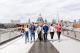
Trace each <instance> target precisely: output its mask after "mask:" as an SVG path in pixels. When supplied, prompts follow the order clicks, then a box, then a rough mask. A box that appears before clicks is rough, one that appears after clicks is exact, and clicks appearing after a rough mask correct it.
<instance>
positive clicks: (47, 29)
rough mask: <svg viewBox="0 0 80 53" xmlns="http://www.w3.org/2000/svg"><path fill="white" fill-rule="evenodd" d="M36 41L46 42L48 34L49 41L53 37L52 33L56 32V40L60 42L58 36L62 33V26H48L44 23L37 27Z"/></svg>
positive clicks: (59, 24)
mask: <svg viewBox="0 0 80 53" xmlns="http://www.w3.org/2000/svg"><path fill="white" fill-rule="evenodd" d="M37 29H38V30H37V31H38V39H39V40H40V41H42V40H44V41H47V36H48V33H50V36H51V39H53V37H54V33H55V32H57V35H58V40H59V41H60V35H61V32H62V25H61V23H58V24H57V25H53V24H51V25H50V26H49V25H47V23H45V24H44V25H43V26H38V28H37Z"/></svg>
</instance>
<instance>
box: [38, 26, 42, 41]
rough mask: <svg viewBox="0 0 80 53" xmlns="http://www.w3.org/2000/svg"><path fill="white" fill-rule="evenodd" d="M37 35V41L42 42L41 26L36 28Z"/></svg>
mask: <svg viewBox="0 0 80 53" xmlns="http://www.w3.org/2000/svg"><path fill="white" fill-rule="evenodd" d="M37 33H38V39H39V40H40V41H42V40H43V38H42V26H38V28H37Z"/></svg>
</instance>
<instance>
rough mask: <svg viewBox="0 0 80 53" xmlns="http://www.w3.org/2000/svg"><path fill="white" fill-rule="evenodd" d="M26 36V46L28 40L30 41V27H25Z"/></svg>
mask: <svg viewBox="0 0 80 53" xmlns="http://www.w3.org/2000/svg"><path fill="white" fill-rule="evenodd" d="M24 31H25V32H24V35H25V44H26V43H27V39H28V42H29V27H28V25H27V26H25V27H24Z"/></svg>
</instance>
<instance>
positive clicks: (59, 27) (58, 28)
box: [56, 23, 62, 41]
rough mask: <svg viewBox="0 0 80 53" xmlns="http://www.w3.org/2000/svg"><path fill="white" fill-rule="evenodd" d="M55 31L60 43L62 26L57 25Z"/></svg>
mask: <svg viewBox="0 0 80 53" xmlns="http://www.w3.org/2000/svg"><path fill="white" fill-rule="evenodd" d="M56 30H57V35H58V40H59V41H60V35H61V32H62V25H61V24H60V23H58V24H57V26H56Z"/></svg>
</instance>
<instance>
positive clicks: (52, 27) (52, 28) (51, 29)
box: [50, 24, 55, 39]
mask: <svg viewBox="0 0 80 53" xmlns="http://www.w3.org/2000/svg"><path fill="white" fill-rule="evenodd" d="M54 31H55V28H54V26H53V24H51V26H50V35H51V39H53V36H54Z"/></svg>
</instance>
